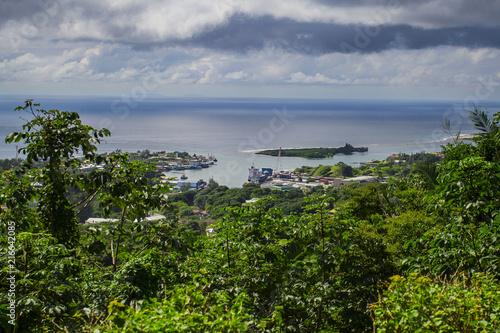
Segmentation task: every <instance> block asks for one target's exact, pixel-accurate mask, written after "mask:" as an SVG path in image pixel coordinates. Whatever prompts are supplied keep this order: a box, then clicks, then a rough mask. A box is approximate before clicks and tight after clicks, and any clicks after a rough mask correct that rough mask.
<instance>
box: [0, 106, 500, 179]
mask: <svg viewBox="0 0 500 333" xmlns="http://www.w3.org/2000/svg"><path fill="white" fill-rule="evenodd" d="M35 102H36V103H41V107H42V108H44V109H59V110H68V111H77V112H79V113H80V115H81V118H82V120H83V122H84V123H86V124H89V125H91V126H93V127H95V128H102V127H105V128H108V129H109V130H110V131H111V133H112V136H111V137H110V138H107V139H106V143H104V144H101V145H100V146H99V151H100V152H112V151H115V150H117V149H120V150H122V151H128V152H136V151H142V150H144V149H149V150H150V151H163V150H164V151H187V152H189V153H190V154H194V153H195V154H197V155H204V156H207V155H214V156H215V157H216V158H217V160H218V162H217V165H214V166H211V167H210V168H207V169H201V170H187V171H186V172H185V173H186V176H188V177H189V178H190V179H204V180H207V181H208V180H209V179H210V178H213V179H214V180H215V181H217V182H219V183H220V184H224V185H227V186H230V187H241V186H242V184H243V183H244V182H245V181H246V180H247V178H248V168H249V167H251V166H255V167H258V168H261V167H270V168H273V169H275V168H277V167H278V168H279V169H280V170H286V169H293V168H296V167H300V166H303V165H308V166H317V165H320V164H322V165H332V164H336V163H338V162H341V161H342V162H344V163H347V164H351V165H353V166H357V165H358V164H359V162H365V161H371V160H382V159H385V158H386V157H387V156H389V155H391V154H393V153H399V152H404V153H416V152H422V151H425V152H435V151H440V150H441V145H443V144H445V143H446V142H449V141H450V134H449V133H446V132H445V131H444V130H443V129H442V127H441V123H442V121H443V118H444V117H447V118H449V119H450V120H451V124H452V131H453V133H455V132H456V131H458V130H461V131H462V133H472V132H474V129H473V127H472V125H471V123H470V122H469V121H468V120H467V107H466V106H464V105H463V104H462V103H461V102H460V101H425V102H422V101H391V100H305V99H230V98H148V99H144V100H141V101H135V100H133V99H127V98H124V97H122V98H112V97H110V98H104V97H71V98H70V97H64V98H63V97H44V96H41V97H38V98H35ZM22 104H23V98H20V97H16V96H3V97H0V120H1V122H0V137H1V138H2V140H1V142H0V158H13V157H15V156H16V153H15V150H16V147H15V144H10V145H7V144H5V143H4V139H5V137H6V136H7V135H8V134H9V133H11V132H14V131H21V130H22V125H23V124H24V123H25V119H29V114H26V113H22V112H14V108H15V107H16V106H19V105H22ZM481 106H482V107H487V109H488V111H489V112H490V113H495V112H498V111H500V103H495V102H489V103H484V104H482V105H481ZM22 118H24V120H23V119H22ZM346 143H350V144H352V145H354V146H366V147H368V152H365V153H354V154H352V155H336V156H334V157H333V158H328V159H303V158H292V157H282V158H281V159H279V160H278V158H276V157H269V156H261V155H256V154H255V152H256V151H258V150H262V149H271V148H279V147H283V148H292V147H340V146H343V145H345V144H346ZM18 145H21V143H19V144H18ZM169 175H170V176H180V175H181V173H170V174H169Z"/></svg>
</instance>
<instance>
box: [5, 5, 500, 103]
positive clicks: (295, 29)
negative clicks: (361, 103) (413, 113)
mask: <svg viewBox="0 0 500 333" xmlns="http://www.w3.org/2000/svg"><path fill="white" fill-rule="evenodd" d="M499 18H500V1H499V0H411V1H410V0H406V1H405V0H337V1H335V0H303V1H298V0H265V1H264V0H198V1H195V0H183V1H170V0H147V1H146V0H145V1H139V0H85V1H76V0H1V2H0V94H4V95H5V94H20V95H23V96H24V95H26V96H28V95H29V96H31V95H33V94H36V95H108V96H128V97H129V98H135V99H137V100H140V99H144V98H147V97H153V96H169V97H183V96H191V97H195V96H204V97H270V98H272V97H279V98H333V99H335V98H354V99H373V98H379V99H444V100H447V99H454V100H456V99H475V100H477V101H479V102H481V101H483V100H500V20H499Z"/></svg>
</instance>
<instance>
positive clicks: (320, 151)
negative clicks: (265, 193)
mask: <svg viewBox="0 0 500 333" xmlns="http://www.w3.org/2000/svg"><path fill="white" fill-rule="evenodd" d="M364 149H365V148H362V147H353V146H352V145H350V144H349V143H346V144H345V146H344V147H338V148H290V149H269V150H262V151H259V152H257V154H261V155H269V156H278V155H279V154H281V156H290V157H305V158H327V157H333V156H334V155H335V154H352V153H354V152H360V151H365V150H364Z"/></svg>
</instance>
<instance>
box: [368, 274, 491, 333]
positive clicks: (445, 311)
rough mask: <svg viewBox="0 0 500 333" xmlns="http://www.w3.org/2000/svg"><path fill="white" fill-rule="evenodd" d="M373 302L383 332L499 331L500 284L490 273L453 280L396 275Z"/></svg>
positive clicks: (415, 275)
mask: <svg viewBox="0 0 500 333" xmlns="http://www.w3.org/2000/svg"><path fill="white" fill-rule="evenodd" d="M391 281H392V282H391V285H390V286H389V289H388V290H387V291H385V292H384V293H383V295H382V298H381V299H380V301H379V302H378V303H375V304H373V305H372V309H373V314H374V326H375V328H376V331H377V332H379V333H383V332H391V333H393V332H442V333H444V332H498V330H499V329H500V307H499V306H498V304H500V285H499V284H498V282H497V281H496V280H495V279H493V278H492V277H491V276H487V275H483V274H475V275H472V276H471V277H470V278H468V277H466V276H464V275H461V276H459V277H455V278H453V279H452V280H451V281H449V282H447V281H439V280H437V281H436V280H432V279H430V278H427V277H424V276H419V275H417V274H410V275H409V276H408V277H407V278H404V277H401V276H394V277H393V278H392V279H391Z"/></svg>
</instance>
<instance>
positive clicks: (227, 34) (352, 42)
mask: <svg viewBox="0 0 500 333" xmlns="http://www.w3.org/2000/svg"><path fill="white" fill-rule="evenodd" d="M499 35H500V28H490V27H456V28H444V29H423V28H417V27H412V26H409V25H381V26H358V25H339V24H328V23H303V22H296V21H293V20H290V19H274V18H273V17H271V16H264V17H249V16H245V15H236V16H233V17H232V18H231V19H230V20H229V22H228V23H227V24H224V25H222V26H219V27H216V28H213V29H212V30H209V31H208V30H205V31H204V32H202V33H200V34H198V35H196V36H195V37H193V38H191V39H190V40H186V41H177V42H178V43H180V44H188V45H193V46H202V47H205V48H210V49H218V50H224V51H234V52H247V51H249V50H260V49H263V48H264V47H275V48H280V49H283V50H286V51H289V52H299V53H303V54H313V55H314V54H318V55H319V54H326V53H335V52H342V53H351V52H362V53H370V52H379V51H383V50H387V49H392V48H398V49H424V48H430V47H437V46H442V45H445V46H458V47H467V48H480V47H492V48H500V38H498V36H499Z"/></svg>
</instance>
